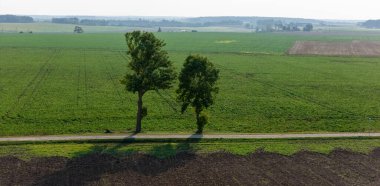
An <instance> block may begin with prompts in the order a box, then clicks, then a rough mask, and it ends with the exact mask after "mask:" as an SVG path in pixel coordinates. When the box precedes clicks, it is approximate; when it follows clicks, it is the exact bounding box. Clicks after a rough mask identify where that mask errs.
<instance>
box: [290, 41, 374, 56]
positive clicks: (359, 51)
mask: <svg viewBox="0 0 380 186" xmlns="http://www.w3.org/2000/svg"><path fill="white" fill-rule="evenodd" d="M288 53H289V54H292V55H325V56H377V57H379V56H380V42H369V41H353V42H316V41H303V42H299V41H297V42H296V43H295V44H294V45H293V47H292V48H291V49H290V50H289V52H288Z"/></svg>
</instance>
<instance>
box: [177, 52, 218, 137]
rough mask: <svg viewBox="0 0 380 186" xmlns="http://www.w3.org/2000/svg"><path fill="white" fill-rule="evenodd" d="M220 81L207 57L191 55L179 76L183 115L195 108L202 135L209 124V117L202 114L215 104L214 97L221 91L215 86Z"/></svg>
mask: <svg viewBox="0 0 380 186" xmlns="http://www.w3.org/2000/svg"><path fill="white" fill-rule="evenodd" d="M218 79H219V70H217V69H216V68H215V67H214V65H213V64H212V63H211V62H210V61H209V60H208V59H207V58H206V57H203V56H200V55H190V56H188V57H187V58H186V61H185V63H184V65H183V68H182V71H181V73H180V75H179V88H178V90H177V93H178V100H179V101H181V102H182V109H181V111H182V113H183V112H185V111H186V110H187V108H188V106H189V105H191V106H192V107H194V108H195V114H196V119H197V126H198V130H197V133H202V132H203V127H204V125H205V124H206V123H207V117H206V116H204V115H203V116H201V113H202V111H203V110H204V109H207V108H208V107H210V106H211V105H212V104H214V97H215V96H214V95H215V94H216V93H218V90H219V89H218V87H216V86H215V85H216V82H217V80H218Z"/></svg>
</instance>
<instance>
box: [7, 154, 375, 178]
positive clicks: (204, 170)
mask: <svg viewBox="0 0 380 186" xmlns="http://www.w3.org/2000/svg"><path fill="white" fill-rule="evenodd" d="M0 163H1V166H0V185H379V184H380V149H377V150H375V151H373V153H371V154H370V155H365V154H360V153H353V152H349V151H344V150H335V151H333V152H332V153H330V154H328V155H324V154H319V153H313V152H299V153H297V154H294V155H292V156H283V155H279V154H273V153H267V152H256V153H254V154H251V155H248V156H237V155H232V154H228V153H214V154H204V155H196V154H190V153H182V154H178V155H176V156H174V157H171V158H167V159H158V158H155V157H152V156H149V155H143V154H134V155H129V156H126V157H123V158H116V157H114V156H111V155H107V154H91V155H87V156H83V157H80V158H76V159H67V158H61V157H52V158H35V159H32V160H29V161H23V160H20V159H17V158H14V157H2V158H0Z"/></svg>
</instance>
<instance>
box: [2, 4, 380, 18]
mask: <svg viewBox="0 0 380 186" xmlns="http://www.w3.org/2000/svg"><path fill="white" fill-rule="evenodd" d="M0 14H18V15H99V16H180V17H198V16H267V17H274V16H278V17H301V18H318V19H347V20H359V19H380V0H0Z"/></svg>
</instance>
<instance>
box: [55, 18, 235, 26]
mask: <svg viewBox="0 0 380 186" xmlns="http://www.w3.org/2000/svg"><path fill="white" fill-rule="evenodd" d="M52 23H60V24H80V25H87V26H130V27H207V26H241V25H243V22H242V21H238V20H220V21H216V22H204V23H199V22H198V23H196V22H181V21H175V20H161V21H151V20H143V19H138V20H105V19H103V20H102V19H82V20H79V19H78V18H53V19H52Z"/></svg>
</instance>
